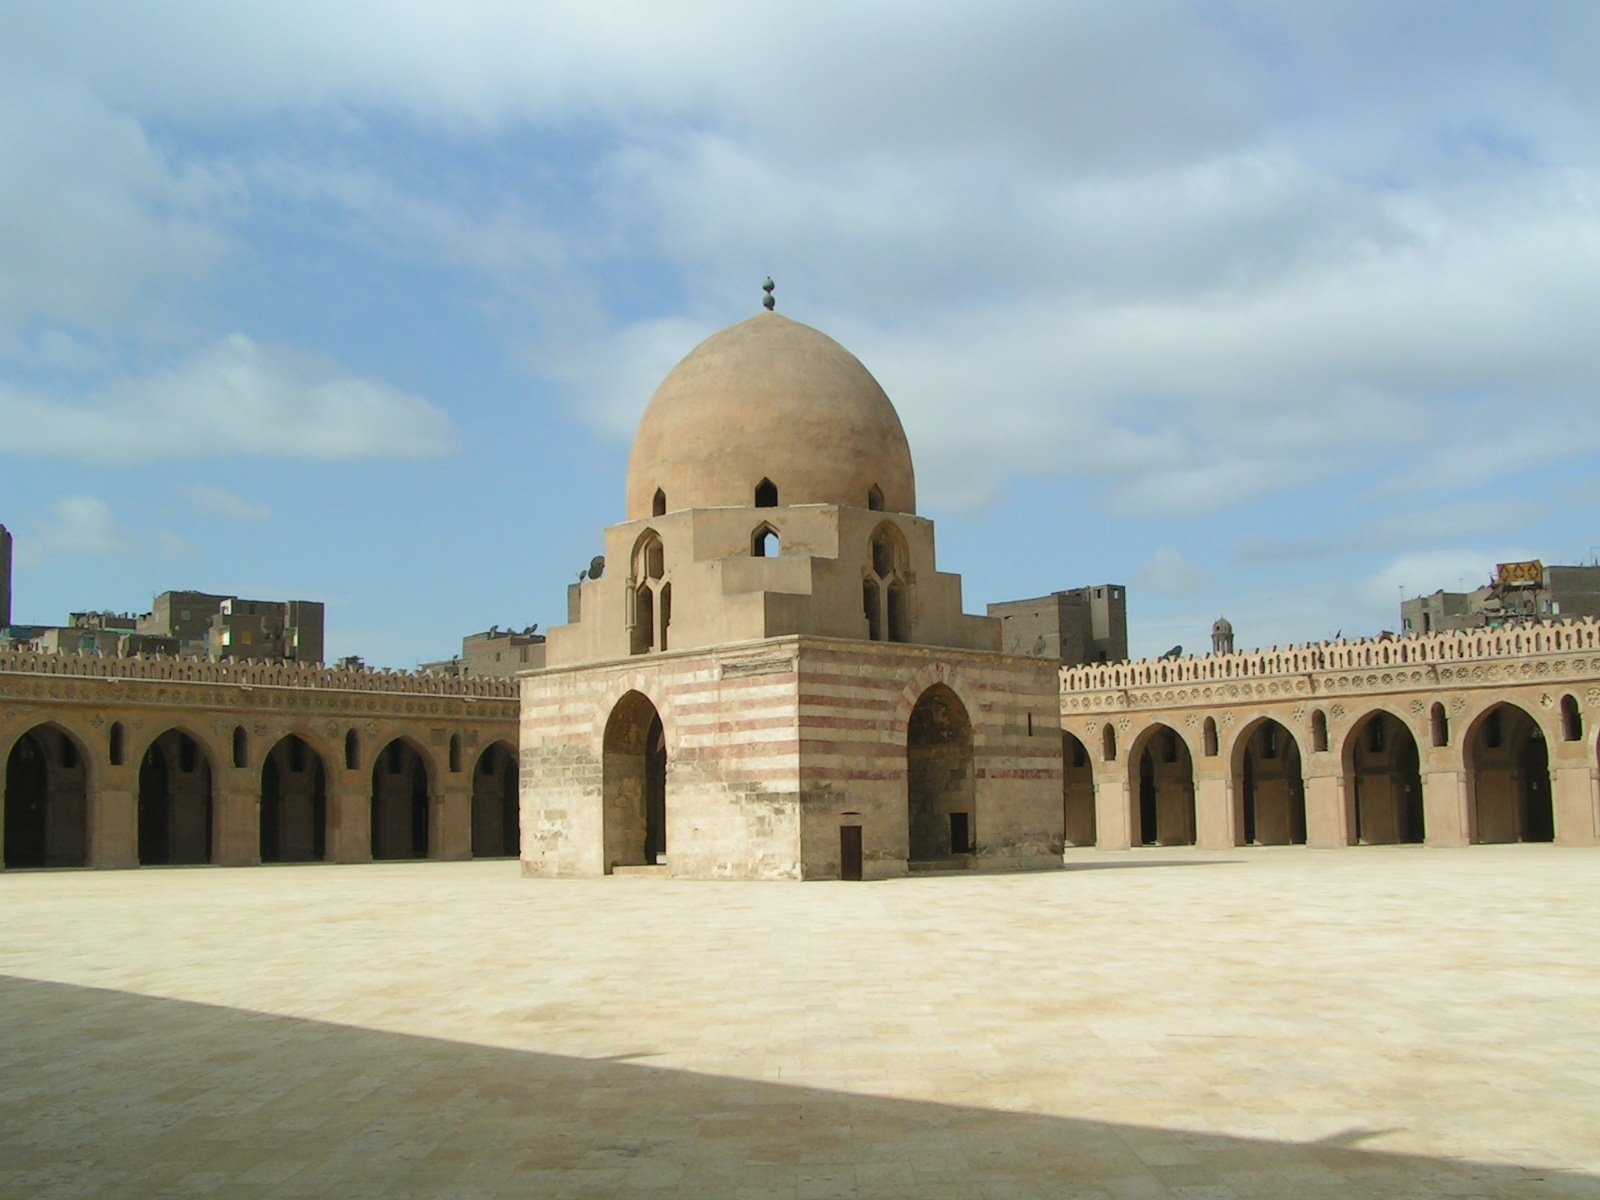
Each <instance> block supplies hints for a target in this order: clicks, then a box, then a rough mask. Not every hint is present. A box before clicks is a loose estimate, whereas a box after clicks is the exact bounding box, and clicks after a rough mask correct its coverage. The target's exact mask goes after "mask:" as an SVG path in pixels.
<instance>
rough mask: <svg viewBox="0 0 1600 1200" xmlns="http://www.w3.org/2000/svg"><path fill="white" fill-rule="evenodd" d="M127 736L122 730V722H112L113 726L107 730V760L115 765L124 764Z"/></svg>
mask: <svg viewBox="0 0 1600 1200" xmlns="http://www.w3.org/2000/svg"><path fill="white" fill-rule="evenodd" d="M125 744H126V738H125V737H124V735H123V732H122V722H121V721H113V722H111V728H110V729H109V730H107V731H106V761H108V762H109V763H110V764H111V765H112V766H113V767H120V766H122V760H123V756H124V754H125V753H126V751H125Z"/></svg>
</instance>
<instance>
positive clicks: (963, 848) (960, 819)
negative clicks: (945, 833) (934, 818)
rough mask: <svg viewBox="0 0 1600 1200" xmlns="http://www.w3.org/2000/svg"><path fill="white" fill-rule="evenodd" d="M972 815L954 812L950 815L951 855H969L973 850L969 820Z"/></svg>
mask: <svg viewBox="0 0 1600 1200" xmlns="http://www.w3.org/2000/svg"><path fill="white" fill-rule="evenodd" d="M970 815H971V814H969V813H964V812H953V813H951V814H950V853H951V854H967V853H970V852H971V850H972V826H971V822H970V820H969V817H970Z"/></svg>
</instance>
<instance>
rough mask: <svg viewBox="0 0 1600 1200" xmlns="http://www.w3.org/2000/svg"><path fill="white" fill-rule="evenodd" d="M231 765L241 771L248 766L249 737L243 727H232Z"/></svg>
mask: <svg viewBox="0 0 1600 1200" xmlns="http://www.w3.org/2000/svg"><path fill="white" fill-rule="evenodd" d="M233 765H234V766H235V767H239V768H241V769H242V768H244V767H248V766H249V765H250V737H249V735H248V734H247V733H245V731H244V726H243V725H235V726H234V727H233Z"/></svg>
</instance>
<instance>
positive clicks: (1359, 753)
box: [1342, 709, 1427, 846]
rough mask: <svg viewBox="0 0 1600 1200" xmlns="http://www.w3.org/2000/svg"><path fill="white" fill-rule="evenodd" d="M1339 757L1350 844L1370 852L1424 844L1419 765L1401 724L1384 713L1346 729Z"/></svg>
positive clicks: (1407, 730)
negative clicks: (1401, 844) (1399, 844)
mask: <svg viewBox="0 0 1600 1200" xmlns="http://www.w3.org/2000/svg"><path fill="white" fill-rule="evenodd" d="M1342 757H1343V761H1344V781H1345V788H1344V791H1345V810H1346V814H1347V823H1348V825H1349V829H1350V840H1351V841H1352V842H1355V843H1357V844H1362V845H1368V846H1380V845H1392V844H1394V843H1396V842H1421V841H1423V840H1424V839H1425V838H1426V836H1427V828H1426V821H1425V816H1424V813H1423V804H1422V760H1421V757H1420V755H1419V754H1418V751H1417V739H1416V738H1415V736H1413V735H1412V732H1411V730H1410V728H1409V727H1408V726H1407V725H1406V724H1405V722H1404V721H1402V720H1400V718H1399V717H1396V716H1395V715H1394V714H1393V713H1388V712H1384V711H1383V710H1382V709H1379V710H1377V711H1375V712H1371V713H1368V714H1367V715H1366V716H1365V717H1362V718H1361V719H1360V720H1358V721H1356V722H1355V723H1354V724H1353V725H1352V726H1351V727H1350V732H1349V733H1348V734H1347V735H1346V736H1345V743H1344V753H1343V756H1342Z"/></svg>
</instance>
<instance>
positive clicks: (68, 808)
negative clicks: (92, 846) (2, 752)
mask: <svg viewBox="0 0 1600 1200" xmlns="http://www.w3.org/2000/svg"><path fill="white" fill-rule="evenodd" d="M84 763H85V759H84V755H83V752H82V750H81V749H80V748H79V747H78V744H77V743H76V742H75V741H73V740H72V738H71V736H70V735H68V734H67V733H66V731H65V730H63V729H60V728H59V727H57V726H54V725H39V726H36V727H35V728H33V729H30V730H29V731H28V732H27V733H25V734H23V735H22V737H20V738H19V739H17V743H16V745H14V746H12V747H11V753H10V754H9V755H8V756H7V758H6V773H5V789H6V790H5V813H6V816H5V839H6V850H5V865H6V866H8V867H81V866H83V865H84V864H85V863H86V862H87V861H88V849H89V838H88V832H89V803H88V787H87V780H86V767H85V765H84Z"/></svg>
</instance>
